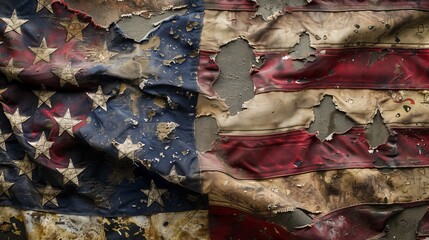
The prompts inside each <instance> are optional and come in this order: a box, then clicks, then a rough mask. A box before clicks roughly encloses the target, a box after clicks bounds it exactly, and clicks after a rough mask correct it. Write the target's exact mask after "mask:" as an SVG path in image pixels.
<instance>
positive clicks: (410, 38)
mask: <svg viewBox="0 0 429 240" xmlns="http://www.w3.org/2000/svg"><path fill="white" fill-rule="evenodd" d="M252 16H253V13H252V12H232V11H214V10H206V11H205V18H204V23H203V33H202V38H201V40H202V41H201V48H202V50H207V51H219V48H220V46H222V45H224V44H227V43H228V42H230V41H233V40H235V39H237V38H240V37H241V38H243V39H245V40H247V41H248V42H249V45H250V46H252V47H253V48H254V51H255V52H257V53H258V54H261V55H262V54H267V53H273V52H274V53H285V52H289V51H290V50H291V49H292V48H293V47H294V45H295V44H296V43H297V42H298V38H299V35H301V34H302V33H304V32H305V33H307V34H308V35H309V36H310V41H311V44H310V45H311V46H312V47H314V48H317V49H319V48H321V49H322V48H343V47H346V48H347V47H364V48H365V47H371V48H404V49H413V48H427V47H428V45H429V34H428V31H429V28H427V27H425V26H426V25H428V24H429V12H426V11H416V10H401V11H377V12H371V11H357V12H293V13H290V14H284V15H281V16H279V17H277V18H276V19H274V20H272V21H269V22H266V21H264V20H263V19H262V18H252ZM218 32H223V34H217V33H218Z"/></svg>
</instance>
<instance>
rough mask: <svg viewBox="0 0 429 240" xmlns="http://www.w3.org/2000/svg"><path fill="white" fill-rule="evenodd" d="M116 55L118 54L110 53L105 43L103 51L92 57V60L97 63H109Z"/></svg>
mask: <svg viewBox="0 0 429 240" xmlns="http://www.w3.org/2000/svg"><path fill="white" fill-rule="evenodd" d="M115 55H117V53H115V52H111V51H109V48H108V47H107V43H106V42H104V45H103V49H101V50H100V51H98V52H97V53H95V54H94V55H92V57H91V59H92V60H93V61H95V62H101V63H108V62H109V60H110V58H112V57H113V56H115Z"/></svg>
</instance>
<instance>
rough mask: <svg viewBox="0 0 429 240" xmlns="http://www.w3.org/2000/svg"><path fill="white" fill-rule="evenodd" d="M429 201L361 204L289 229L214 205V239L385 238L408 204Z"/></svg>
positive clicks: (211, 224)
mask: <svg viewBox="0 0 429 240" xmlns="http://www.w3.org/2000/svg"><path fill="white" fill-rule="evenodd" d="M423 204H427V203H426V202H415V203H409V204H395V205H381V206H380V205H360V206H353V207H348V208H343V209H339V210H336V211H334V212H332V213H329V214H326V215H324V216H321V217H317V218H315V219H314V220H313V223H312V224H310V225H309V226H306V227H303V228H301V229H295V230H292V231H287V230H286V229H285V228H283V227H281V226H279V225H276V224H274V223H271V222H269V221H267V220H265V219H263V218H260V217H257V216H255V215H252V214H249V213H245V212H242V211H239V210H235V209H232V208H225V207H215V206H211V207H210V209H209V225H210V238H211V239H219V240H220V239H287V240H293V239H300V240H307V239H308V240H314V239H332V240H355V239H356V240H357V239H359V240H360V239H369V238H377V239H378V238H381V237H383V236H384V235H385V231H387V230H388V229H386V224H387V221H388V220H389V219H390V218H392V217H394V216H396V215H397V214H399V213H401V212H402V211H403V210H404V209H406V208H411V207H415V206H419V205H423Z"/></svg>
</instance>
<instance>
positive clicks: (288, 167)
mask: <svg viewBox="0 0 429 240" xmlns="http://www.w3.org/2000/svg"><path fill="white" fill-rule="evenodd" d="M392 132H393V134H392V135H391V136H390V137H389V139H388V142H387V143H386V144H383V145H380V146H379V147H378V148H377V149H375V150H373V151H371V150H370V148H369V145H368V143H367V141H366V139H365V129H364V128H363V127H362V128H361V127H355V128H352V129H351V130H349V131H348V132H346V133H344V134H338V135H334V136H333V139H332V140H330V141H324V142H321V141H320V140H319V139H318V138H317V137H316V136H315V135H314V134H310V133H308V132H307V131H305V130H299V131H294V132H288V133H281V134H274V135H266V136H222V137H221V138H220V139H218V140H217V141H216V142H215V144H214V149H213V150H212V151H210V152H207V153H205V154H203V155H201V156H200V158H201V170H202V171H204V170H214V171H222V172H225V173H227V174H230V175H232V176H233V177H235V178H239V179H264V178H272V177H280V176H288V175H294V174H300V173H305V172H312V171H320V170H333V169H346V168H399V167H423V166H429V147H428V146H427V145H426V143H427V142H428V140H429V129H392Z"/></svg>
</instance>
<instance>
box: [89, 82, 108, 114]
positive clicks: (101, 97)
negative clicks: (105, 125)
mask: <svg viewBox="0 0 429 240" xmlns="http://www.w3.org/2000/svg"><path fill="white" fill-rule="evenodd" d="M86 95H88V97H90V98H91V100H92V107H93V108H94V109H96V108H98V107H101V108H102V109H104V111H107V100H109V98H110V95H105V94H103V89H102V88H101V86H98V89H97V92H95V93H88V92H87V93H86Z"/></svg>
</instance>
